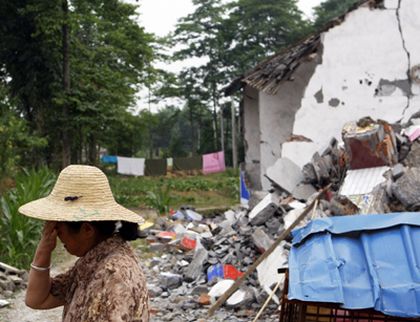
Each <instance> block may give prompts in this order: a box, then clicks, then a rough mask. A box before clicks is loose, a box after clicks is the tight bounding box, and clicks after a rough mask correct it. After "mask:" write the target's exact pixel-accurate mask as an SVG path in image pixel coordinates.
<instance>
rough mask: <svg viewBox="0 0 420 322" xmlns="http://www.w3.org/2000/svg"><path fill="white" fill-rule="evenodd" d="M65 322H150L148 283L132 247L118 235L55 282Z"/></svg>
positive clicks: (95, 248) (52, 286)
mask: <svg viewBox="0 0 420 322" xmlns="http://www.w3.org/2000/svg"><path fill="white" fill-rule="evenodd" d="M51 294H52V295H54V296H56V297H58V298H60V299H62V300H64V302H65V304H64V309H63V322H97V321H109V322H145V321H149V308H148V291H147V286H146V280H145V278H144V275H143V272H142V270H141V268H140V266H139V263H138V260H137V258H136V256H135V255H134V252H133V250H132V248H131V247H130V245H129V244H128V243H127V242H126V241H124V240H123V239H122V238H121V237H119V236H118V235H114V236H112V237H110V238H108V239H106V240H104V241H102V242H101V243H99V244H98V245H97V246H95V247H94V248H93V249H91V250H90V251H88V252H87V254H86V255H85V256H83V257H81V258H79V259H78V260H77V262H76V263H75V265H74V266H73V267H72V268H71V269H70V270H69V271H67V272H66V273H64V274H60V275H57V276H56V277H54V278H53V279H52V285H51Z"/></svg>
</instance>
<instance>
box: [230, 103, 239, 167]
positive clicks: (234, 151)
mask: <svg viewBox="0 0 420 322" xmlns="http://www.w3.org/2000/svg"><path fill="white" fill-rule="evenodd" d="M231 109H232V110H231V113H232V166H233V168H234V169H236V167H237V165H238V154H237V150H238V149H237V148H236V126H235V117H236V115H235V114H236V113H235V105H234V104H233V103H231Z"/></svg>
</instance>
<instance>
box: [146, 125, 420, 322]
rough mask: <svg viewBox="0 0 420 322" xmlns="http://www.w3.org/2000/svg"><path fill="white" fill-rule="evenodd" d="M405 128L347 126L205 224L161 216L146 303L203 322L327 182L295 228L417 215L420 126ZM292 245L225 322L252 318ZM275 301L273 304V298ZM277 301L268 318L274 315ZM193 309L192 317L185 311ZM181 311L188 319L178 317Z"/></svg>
mask: <svg viewBox="0 0 420 322" xmlns="http://www.w3.org/2000/svg"><path fill="white" fill-rule="evenodd" d="M408 125H409V126H407V127H405V129H403V130H401V127H400V128H398V127H397V126H391V125H389V124H388V123H386V122H383V121H373V120H372V119H370V118H363V119H361V120H359V121H358V122H351V123H348V124H346V125H345V126H344V128H343V132H342V141H343V143H342V144H340V143H339V142H338V140H336V139H332V140H331V141H330V143H329V144H328V146H327V147H326V148H325V149H324V151H323V152H322V153H315V154H314V155H313V157H312V160H311V162H310V163H308V164H306V165H305V166H304V167H303V169H300V167H299V166H297V165H296V164H295V163H294V162H293V161H292V160H289V159H287V158H280V159H279V160H277V162H276V163H275V164H274V165H273V166H272V167H270V168H268V169H267V173H266V177H267V178H268V179H269V180H270V182H271V183H272V189H271V191H270V192H269V193H267V194H266V195H265V196H263V198H262V199H259V200H252V199H251V201H250V207H249V209H247V208H237V209H233V210H229V211H227V212H225V213H224V214H223V215H219V216H216V217H212V218H209V217H203V216H202V215H200V214H198V213H197V212H195V211H194V209H191V208H189V207H184V208H181V209H180V210H178V211H177V212H176V213H174V214H172V216H171V219H163V218H159V220H158V221H157V223H156V225H155V226H154V227H153V228H152V229H150V230H149V236H148V237H147V240H148V242H149V245H150V248H151V249H152V250H154V251H159V252H160V253H161V254H163V255H162V256H160V257H154V258H153V259H152V260H151V262H150V267H151V270H152V271H153V272H154V273H155V278H154V279H153V281H152V283H151V284H150V285H149V287H150V294H151V296H152V298H153V300H152V301H153V302H154V303H159V299H162V298H171V299H172V300H171V302H172V303H173V305H174V307H173V308H172V309H171V308H169V310H170V311H172V313H171V314H169V315H167V314H168V312H165V314H164V313H162V312H161V314H162V316H169V319H170V320H177V319H179V320H186V321H189V320H191V321H193V320H194V319H195V318H199V317H203V316H205V313H206V311H207V309H208V307H207V308H206V306H208V305H209V304H211V303H214V302H215V301H216V299H217V298H218V297H220V296H221V295H222V294H223V293H224V292H225V291H226V290H227V289H229V287H230V286H231V285H232V284H233V283H234V280H235V279H237V278H238V277H240V276H241V275H242V274H243V273H244V272H246V271H247V269H248V268H249V267H250V266H251V265H252V264H253V263H254V262H255V261H256V259H257V258H258V257H259V256H260V255H261V254H262V253H264V252H265V251H266V250H267V249H268V248H269V247H270V246H271V245H272V244H273V243H274V241H275V240H276V239H277V238H278V236H279V235H280V234H281V233H282V232H283V231H284V230H285V229H287V228H288V227H289V226H290V225H291V224H292V223H293V222H294V221H295V220H296V218H298V216H299V215H300V214H301V213H302V212H303V210H304V209H305V207H306V206H307V205H308V204H309V203H311V202H312V200H314V198H315V197H316V196H317V193H318V191H319V189H321V188H324V187H326V186H327V185H329V184H330V188H329V190H328V191H327V193H326V194H325V198H323V199H321V200H319V202H317V203H316V205H317V206H316V207H315V209H313V210H312V211H310V213H309V214H308V216H307V217H306V218H305V219H304V220H303V221H302V222H301V223H300V225H303V224H305V223H306V222H307V221H308V220H310V219H313V218H319V217H325V216H335V215H352V214H367V213H387V212H391V211H392V212H395V211H416V210H419V209H420V191H419V192H418V189H416V187H417V186H418V185H419V184H420V167H419V165H420V142H419V141H417V139H418V137H420V120H419V122H418V125H416V120H412V121H411V123H410V124H408ZM417 167H418V168H417ZM258 195H261V194H258V193H254V194H253V196H254V198H255V196H258ZM257 199H258V198H257ZM289 242H290V239H289V240H285V241H283V242H282V243H280V245H279V246H278V247H277V248H276V249H275V250H274V252H273V253H272V254H271V255H269V256H268V257H267V258H266V259H265V260H264V261H263V262H262V263H261V264H260V265H259V266H258V267H257V270H256V271H255V272H253V273H252V274H251V275H250V277H249V278H247V279H246V281H245V282H244V283H243V284H242V286H241V287H240V288H239V290H237V291H236V292H235V293H234V294H233V295H232V296H231V297H230V298H229V299H228V300H227V301H226V303H225V306H226V307H227V308H231V309H235V310H236V311H237V312H239V313H238V314H235V318H234V317H232V319H233V320H232V321H241V318H240V317H241V316H244V320H249V316H250V315H249V314H250V312H249V310H251V312H252V314H255V312H256V311H257V310H258V309H259V308H260V307H261V304H262V303H263V302H264V300H265V299H266V298H267V296H268V294H270V293H271V292H272V291H271V290H272V289H273V287H274V285H275V284H276V283H278V282H279V281H280V282H281V281H282V279H283V278H284V277H283V276H282V275H280V274H279V273H278V269H279V268H282V267H287V257H288V251H289V249H290V247H291V246H290V243H289ZM263 291H264V292H263ZM173 299H175V300H173ZM273 300H274V302H275V303H277V304H278V303H279V299H278V298H277V297H276V296H274V297H273ZM275 303H273V304H271V308H272V310H271V311H270V310H268V312H269V313H267V314H273V311H275V310H273V309H275V308H276V307H277V304H275ZM155 306H156V304H155ZM178 306H179V308H178ZM193 308H194V314H195V315H196V316H195V317H194V314H193V313H191V310H189V311H188V309H193ZM178 309H182V311H185V310H187V312H188V314H185V316H182V314H183V313H180V310H178ZM159 310H162V307H159ZM270 312H271V313H270ZM252 314H251V315H252ZM157 315H158V316H159V313H157ZM225 320H226V319H225ZM226 321H227V320H226Z"/></svg>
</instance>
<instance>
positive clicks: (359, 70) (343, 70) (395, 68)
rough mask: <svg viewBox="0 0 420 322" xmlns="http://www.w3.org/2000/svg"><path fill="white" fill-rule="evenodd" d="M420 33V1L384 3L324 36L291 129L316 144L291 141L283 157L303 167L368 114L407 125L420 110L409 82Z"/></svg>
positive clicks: (419, 93) (419, 56)
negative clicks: (347, 124)
mask: <svg viewBox="0 0 420 322" xmlns="http://www.w3.org/2000/svg"><path fill="white" fill-rule="evenodd" d="M419 32H420V1H418V0H386V1H385V9H370V8H369V7H367V6H365V7H361V8H359V9H357V10H355V11H353V12H351V13H349V14H348V15H347V17H346V19H345V21H344V22H343V23H341V24H340V25H338V26H336V27H334V28H332V29H330V30H329V31H328V32H326V33H325V34H323V35H322V43H323V53H322V63H321V64H319V65H318V66H317V67H316V70H315V72H314V73H313V75H312V77H311V79H310V81H309V83H308V86H307V87H306V90H305V92H304V95H303V98H302V100H301V102H300V108H299V110H298V111H297V113H296V116H295V121H294V125H293V134H296V135H303V136H305V137H307V138H309V139H311V140H312V141H313V143H308V142H287V143H285V144H283V146H282V152H281V154H282V156H285V157H289V158H291V159H292V160H293V161H295V162H296V163H297V164H299V165H300V166H302V165H304V164H305V163H306V162H308V161H309V160H310V158H311V157H312V154H313V153H314V151H317V150H322V149H323V148H324V147H325V146H326V145H327V144H328V142H329V140H330V138H331V137H336V138H337V139H341V129H342V126H343V125H344V123H345V122H347V121H353V120H357V119H359V118H361V117H364V116H367V115H369V116H371V117H372V118H375V119H377V118H379V119H384V120H386V121H388V122H392V123H393V122H397V121H402V122H405V121H407V120H408V119H409V117H410V116H411V115H413V114H414V113H415V112H417V111H419V110H420V86H419V84H418V83H415V82H412V81H411V80H410V78H409V75H410V72H411V68H412V67H413V66H416V65H418V64H420V42H419V41H418V39H419V36H418V35H419ZM279 93H280V94H281V93H285V89H283V88H280V90H279ZM286 95H287V93H286ZM260 108H263V107H260ZM281 124H283V122H282V123H281Z"/></svg>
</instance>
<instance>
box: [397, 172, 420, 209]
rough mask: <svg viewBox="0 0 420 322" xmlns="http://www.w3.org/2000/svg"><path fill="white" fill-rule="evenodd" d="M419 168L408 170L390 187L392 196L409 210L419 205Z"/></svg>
mask: <svg viewBox="0 0 420 322" xmlns="http://www.w3.org/2000/svg"><path fill="white" fill-rule="evenodd" d="M419 186H420V168H409V169H407V171H406V172H405V173H404V174H403V175H402V176H401V177H400V178H399V179H397V180H396V181H395V182H394V183H393V184H392V185H391V189H392V194H393V195H394V196H395V197H396V198H397V199H398V200H399V201H400V202H401V203H402V204H403V205H404V207H406V208H408V209H410V208H412V207H414V206H418V205H420V190H419V188H418V187H419Z"/></svg>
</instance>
